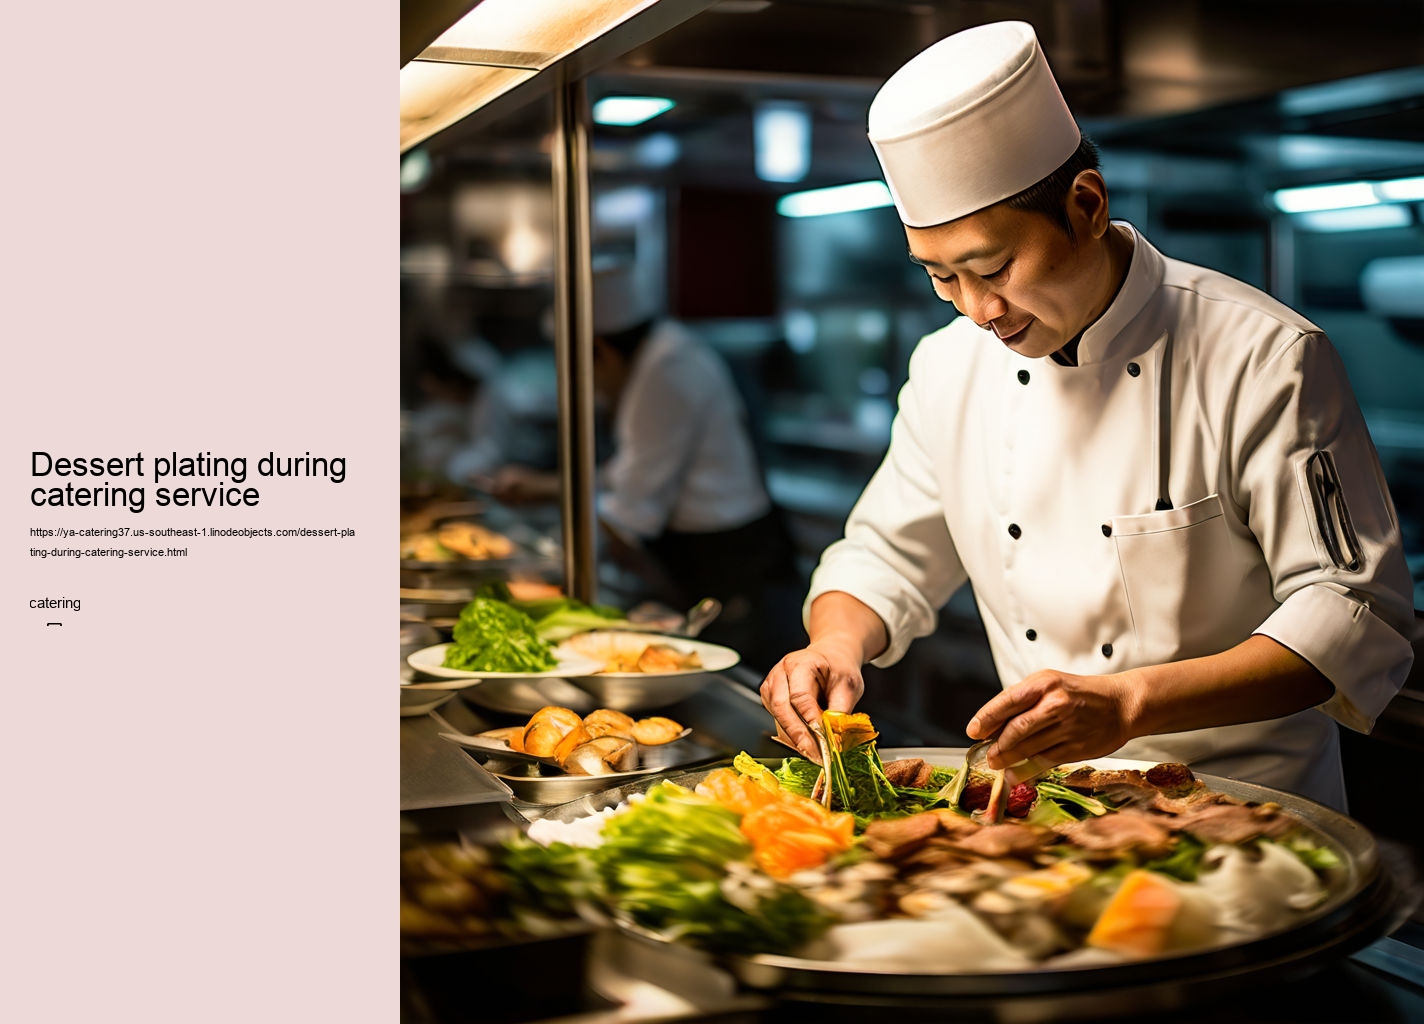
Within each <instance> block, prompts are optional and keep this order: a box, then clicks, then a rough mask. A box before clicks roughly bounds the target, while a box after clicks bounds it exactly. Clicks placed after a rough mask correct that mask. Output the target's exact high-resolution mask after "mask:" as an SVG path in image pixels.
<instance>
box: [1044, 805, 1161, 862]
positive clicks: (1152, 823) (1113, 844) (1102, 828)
mask: <svg viewBox="0 0 1424 1024" xmlns="http://www.w3.org/2000/svg"><path fill="white" fill-rule="evenodd" d="M1053 830H1054V831H1055V832H1057V833H1058V834H1059V835H1061V836H1063V837H1064V838H1065V839H1067V840H1068V842H1070V843H1072V844H1073V845H1074V846H1076V847H1078V848H1079V849H1083V850H1089V851H1091V852H1093V853H1101V854H1103V855H1104V856H1112V857H1117V856H1121V855H1122V854H1124V853H1136V854H1139V855H1140V856H1142V857H1143V858H1144V859H1149V860H1150V859H1152V858H1154V857H1165V856H1167V854H1169V853H1170V852H1171V851H1172V845H1173V843H1172V830H1171V828H1170V827H1169V826H1168V825H1167V823H1165V822H1164V821H1162V820H1161V819H1160V818H1157V817H1154V816H1151V815H1148V814H1144V813H1143V812H1141V811H1134V810H1126V811H1118V812H1117V813H1116V814H1104V815H1102V816H1100V817H1096V818H1085V819H1084V820H1082V821H1075V822H1071V823H1069V822H1065V823H1063V824H1062V825H1055V826H1054V829H1053Z"/></svg>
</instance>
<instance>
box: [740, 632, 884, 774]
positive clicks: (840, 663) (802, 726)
mask: <svg viewBox="0 0 1424 1024" xmlns="http://www.w3.org/2000/svg"><path fill="white" fill-rule="evenodd" d="M861 655H862V649H861V647H860V645H859V644H858V643H852V642H838V641H836V640H835V639H824V640H816V641H814V642H812V643H811V644H809V645H808V646H806V647H805V648H804V649H803V650H799V651H792V652H791V653H790V654H788V655H787V656H786V657H784V658H782V659H781V660H780V661H779V662H777V664H776V667H775V668H773V669H772V670H771V671H770V672H768V673H767V676H766V679H765V680H763V681H762V684H761V703H762V706H763V707H765V708H766V709H767V710H768V711H770V712H771V713H772V715H773V716H774V717H775V718H776V725H777V730H778V733H779V734H782V735H784V736H785V737H786V739H787V741H788V742H790V743H791V744H793V745H794V746H795V747H796V749H797V750H799V751H800V752H801V753H802V754H803V755H804V756H805V757H807V758H809V759H810V760H813V761H817V762H819V761H820V759H821V754H820V748H819V747H818V746H817V745H816V737H815V736H813V735H812V734H811V730H810V729H809V728H808V727H807V723H808V722H820V720H821V709H822V708H823V707H825V708H828V709H830V710H831V711H852V710H854V709H855V705H856V702H857V701H859V700H860V696H861V694H862V693H864V692H865V681H864V680H863V679H862V678H861V674H860V669H861Z"/></svg>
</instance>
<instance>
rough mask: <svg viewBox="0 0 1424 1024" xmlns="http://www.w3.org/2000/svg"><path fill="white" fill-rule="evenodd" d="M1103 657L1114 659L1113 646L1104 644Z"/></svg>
mask: <svg viewBox="0 0 1424 1024" xmlns="http://www.w3.org/2000/svg"><path fill="white" fill-rule="evenodd" d="M1103 657H1104V658H1111V657H1112V644H1103Z"/></svg>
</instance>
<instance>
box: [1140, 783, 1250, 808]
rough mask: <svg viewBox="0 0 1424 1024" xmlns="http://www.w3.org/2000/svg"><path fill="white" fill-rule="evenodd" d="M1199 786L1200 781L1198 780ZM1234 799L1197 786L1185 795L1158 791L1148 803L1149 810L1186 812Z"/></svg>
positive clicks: (1229, 801) (1199, 784)
mask: <svg viewBox="0 0 1424 1024" xmlns="http://www.w3.org/2000/svg"><path fill="white" fill-rule="evenodd" d="M1197 785H1198V786H1199V787H1200V786H1201V783H1200V781H1198V783H1197ZM1233 802H1234V801H1233V800H1232V799H1231V798H1230V797H1229V796H1227V795H1226V794H1225V793H1213V792H1212V791H1211V790H1209V789H1205V788H1198V789H1194V790H1192V791H1191V792H1190V793H1188V794H1187V795H1186V796H1182V797H1173V796H1168V795H1167V794H1166V793H1158V794H1157V795H1156V796H1155V797H1153V798H1152V803H1150V804H1149V805H1148V807H1149V808H1150V809H1151V810H1154V811H1157V812H1159V813H1161V814H1171V815H1177V814H1186V813H1188V812H1189V811H1192V810H1195V809H1197V808H1199V807H1206V806H1209V805H1211V804H1228V803H1233Z"/></svg>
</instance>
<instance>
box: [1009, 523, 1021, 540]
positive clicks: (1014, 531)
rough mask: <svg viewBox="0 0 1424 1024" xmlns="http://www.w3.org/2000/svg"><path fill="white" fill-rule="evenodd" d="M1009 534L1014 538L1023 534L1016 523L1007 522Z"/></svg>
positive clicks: (1016, 538)
mask: <svg viewBox="0 0 1424 1024" xmlns="http://www.w3.org/2000/svg"><path fill="white" fill-rule="evenodd" d="M1009 536H1010V537H1012V538H1013V539H1014V540H1018V539H1019V538H1020V537H1022V536H1023V531H1022V530H1020V529H1019V524H1018V523H1010V524H1009Z"/></svg>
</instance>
